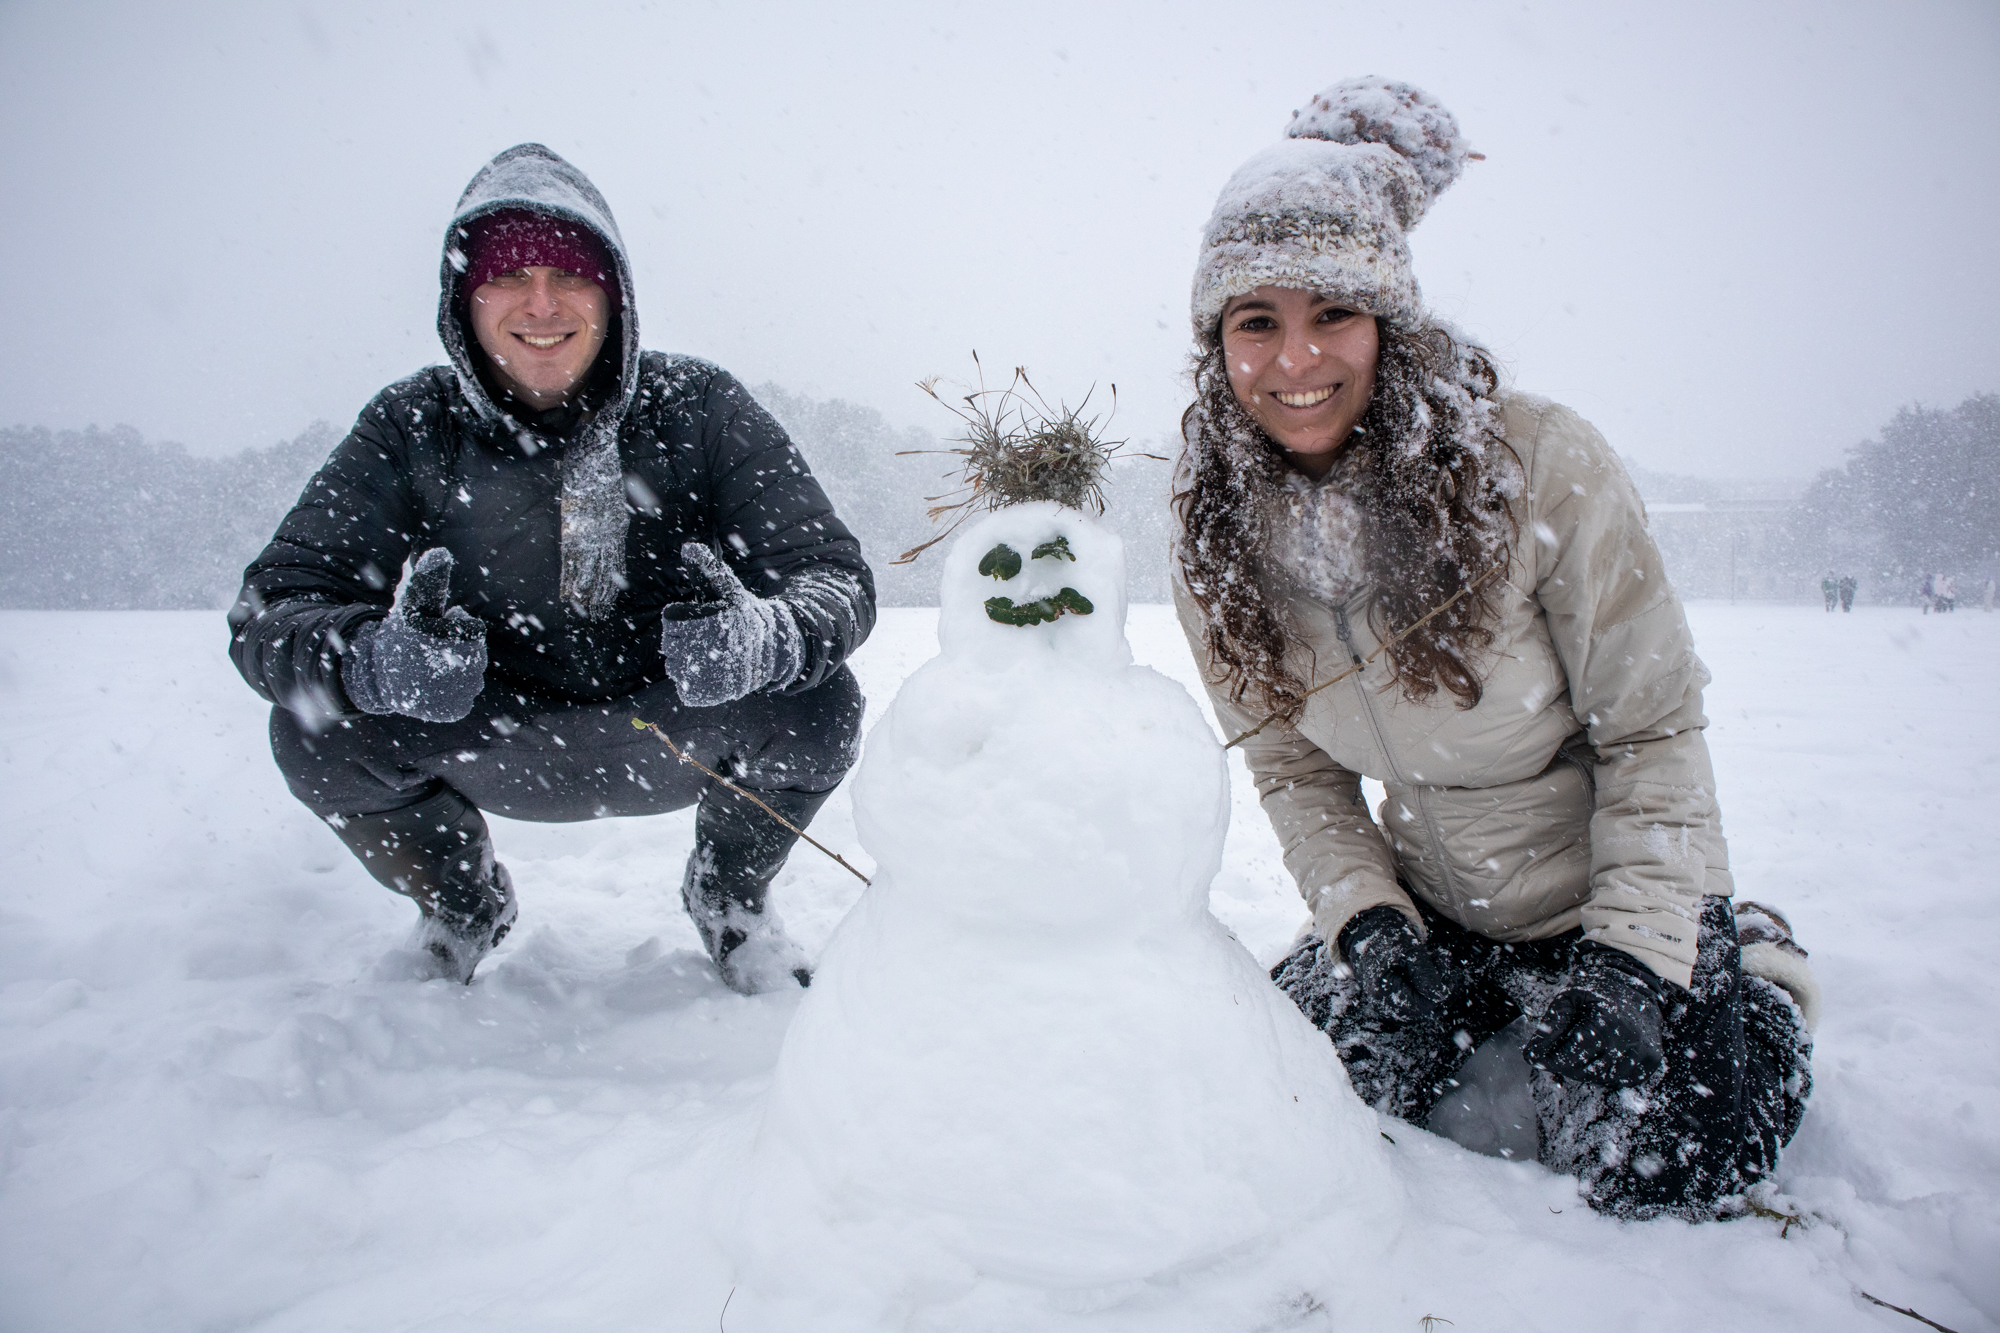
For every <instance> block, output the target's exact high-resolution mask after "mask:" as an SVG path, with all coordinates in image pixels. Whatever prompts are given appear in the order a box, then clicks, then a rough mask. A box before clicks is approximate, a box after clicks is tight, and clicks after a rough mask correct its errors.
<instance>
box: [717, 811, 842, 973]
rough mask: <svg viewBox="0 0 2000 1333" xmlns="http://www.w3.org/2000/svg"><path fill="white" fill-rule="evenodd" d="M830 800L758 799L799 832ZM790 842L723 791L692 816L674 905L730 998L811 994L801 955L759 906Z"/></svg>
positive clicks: (781, 829)
mask: <svg viewBox="0 0 2000 1333" xmlns="http://www.w3.org/2000/svg"><path fill="white" fill-rule="evenodd" d="M831 794H832V793H830V792H798V791H774V792H759V793H758V796H759V798H760V799H762V800H763V801H765V802H766V803H768V804H769V805H770V806H771V807H772V808H773V809H775V810H776V811H777V812H778V813H779V814H781V815H783V816H784V817H785V818H786V819H788V820H790V821H791V822H792V823H793V824H795V825H797V826H798V827H800V828H804V827H805V826H806V824H807V823H808V822H809V821H810V820H811V819H812V817H813V814H814V813H815V812H816V811H818V809H819V807H820V806H822V805H824V804H825V803H826V798H827V797H828V796H829V795H831ZM797 840H798V839H797V837H796V836H795V835H794V834H792V833H791V832H790V831H788V830H787V829H786V828H785V827H784V826H783V825H782V824H780V823H778V822H777V821H776V820H774V819H772V818H771V816H770V815H768V814H766V813H765V812H764V811H762V810H760V809H758V808H757V807H756V806H755V805H754V804H752V803H751V802H749V801H747V800H745V799H743V798H742V797H740V796H737V795H736V794H734V793H733V792H731V791H729V790H728V789H726V788H723V787H719V786H711V787H710V788H709V789H708V791H706V792H705V793H703V795H702V799H701V807H700V809H699V810H698V811H697V812H696V815H695V836H694V851H693V852H691V853H690V854H689V856H688V863H687V872H686V874H685V875H684V876H683V877H682V880H681V901H682V902H683V903H685V904H686V905H687V911H688V916H689V917H691V918H692V919H693V920H694V925H695V929H696V930H697V931H698V932H699V933H700V935H701V943H702V947H703V948H705V949H706V950H708V956H709V957H710V958H711V959H713V960H714V961H715V968H716V971H717V972H719V973H721V975H722V980H723V983H724V984H725V985H727V986H728V987H729V988H730V989H731V990H734V991H738V992H740V993H742V994H744V995H755V994H757V993H758V992H759V991H767V990H775V989H778V988H780V987H783V986H787V985H799V986H810V985H811V984H812V966H811V963H810V962H809V961H808V960H807V958H806V955H805V951H804V950H803V949H801V948H800V947H799V946H798V945H797V944H796V943H794V942H793V940H792V939H791V937H790V936H789V935H787V934H786V933H785V928H784V924H783V923H782V922H781V921H780V920H779V919H778V917H777V914H776V913H774V912H772V911H770V910H769V909H768V908H767V906H766V904H765V897H766V895H767V894H768V893H769V891H770V887H771V881H772V880H773V879H775V878H777V874H778V871H779V869H780V868H781V867H783V865H784V864H785V857H786V856H787V854H789V853H790V851H791V849H792V844H793V843H795V842H796V841H797Z"/></svg>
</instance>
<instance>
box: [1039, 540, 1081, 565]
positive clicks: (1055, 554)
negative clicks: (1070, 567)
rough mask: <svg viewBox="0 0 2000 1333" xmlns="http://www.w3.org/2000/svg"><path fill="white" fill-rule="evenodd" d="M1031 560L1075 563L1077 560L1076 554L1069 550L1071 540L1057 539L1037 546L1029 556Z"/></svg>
mask: <svg viewBox="0 0 2000 1333" xmlns="http://www.w3.org/2000/svg"><path fill="white" fill-rule="evenodd" d="M1029 559H1031V560H1070V561H1074V560H1075V559H1076V554H1075V553H1074V552H1073V551H1071V550H1070V549H1069V538H1067V537H1056V538H1053V539H1052V540H1049V541H1045V542H1043V543H1042V544H1041V545H1040V546H1037V547H1036V548H1035V549H1034V550H1033V551H1032V552H1031V553H1030V554H1029Z"/></svg>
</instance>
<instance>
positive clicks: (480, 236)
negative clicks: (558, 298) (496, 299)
mask: <svg viewBox="0 0 2000 1333" xmlns="http://www.w3.org/2000/svg"><path fill="white" fill-rule="evenodd" d="M467 231H468V232H469V233H470V235H469V236H468V238H467V240H466V244H465V255H466V265H465V282H464V284H463V285H462V286H461V287H460V288H459V291H460V293H461V294H462V295H463V296H464V297H465V298H467V299H469V298H470V297H471V295H472V293H474V292H476V291H478V290H479V289H480V288H481V287H484V286H485V285H486V284H487V283H489V282H491V281H492V280H493V279H494V278H496V277H498V276H499V275H500V274H502V273H512V272H513V271H514V270H515V269H517V268H535V267H547V268H560V269H567V270H569V271H570V272H571V273H580V274H582V275H583V276H584V277H586V278H589V279H590V280H591V281H592V282H594V283H596V284H597V285H598V286H599V287H600V288H602V289H603V291H604V294H605V295H606V296H609V297H610V298H611V301H612V305H613V308H614V309H615V308H616V307H617V306H618V304H619V290H620V289H619V283H618V266H617V265H616V264H614V263H613V262H612V259H611V252H610V251H609V250H607V249H605V247H604V242H603V241H602V240H600V239H599V238H598V235H597V233H596V232H594V231H592V230H591V229H590V228H589V227H586V226H584V225H583V224H582V223H580V222H570V221H567V220H565V219H563V218H558V217H551V216H550V215H549V214H547V213H536V212H532V211H530V210H528V209H525V208H509V209H505V210H502V211H501V212H498V213H488V214H487V215H486V216H485V217H482V218H475V219H474V220H473V222H472V224H471V225H470V226H469V227H468V228H467Z"/></svg>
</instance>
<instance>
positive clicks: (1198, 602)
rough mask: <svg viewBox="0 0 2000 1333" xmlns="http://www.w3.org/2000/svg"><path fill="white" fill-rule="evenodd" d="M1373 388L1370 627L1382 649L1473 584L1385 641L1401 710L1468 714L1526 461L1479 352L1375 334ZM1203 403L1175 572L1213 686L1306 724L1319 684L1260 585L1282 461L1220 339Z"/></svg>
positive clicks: (1365, 508)
mask: <svg viewBox="0 0 2000 1333" xmlns="http://www.w3.org/2000/svg"><path fill="white" fill-rule="evenodd" d="M1378 333H1379V337H1380V343H1381V352H1380V357H1379V360H1378V361H1377V363H1376V368H1375V390H1374V393H1373V395H1372V396H1371V397H1370V399H1369V401H1368V408H1367V410H1366V412H1364V413H1363V415H1362V418H1361V433H1360V435H1359V436H1358V437H1357V438H1356V440H1355V442H1354V443H1353V444H1351V445H1349V446H1348V447H1349V448H1350V449H1360V450H1364V451H1365V452H1364V453H1363V454H1362V455H1361V456H1360V459H1359V460H1358V461H1359V462H1360V463H1361V464H1362V466H1361V468H1360V476H1361V484H1360V486H1359V487H1358V488H1357V491H1358V495H1357V499H1358V500H1359V501H1360V504H1361V511H1362V515H1363V529H1362V535H1363V542H1364V545H1365V552H1366V554H1365V557H1364V559H1365V570H1366V574H1367V578H1368V582H1369V583H1370V585H1372V587H1373V588H1374V590H1375V591H1374V596H1373V598H1372V599H1371V601H1370V602H1369V607H1368V616H1369V624H1370V626H1371V627H1372V628H1373V629H1374V631H1375V633H1376V635H1377V637H1379V638H1381V639H1383V640H1384V641H1385V642H1386V641H1389V640H1391V639H1392V637H1393V636H1394V635H1396V634H1398V633H1400V632H1401V631H1402V630H1404V629H1406V628H1408V627H1409V626H1411V625H1413V624H1415V623H1416V622H1417V621H1418V620H1420V619H1422V618H1423V617H1424V616H1425V615H1427V614H1429V613H1431V612H1433V611H1435V610H1437V608H1438V607H1439V606H1441V605H1442V604H1443V603H1445V602H1447V601H1450V600H1451V598H1452V597H1453V596H1454V595H1456V594H1458V593H1460V592H1461V591H1463V590H1465V589H1466V588H1467V586H1468V585H1469V584H1475V585H1476V586H1472V587H1471V590H1470V591H1466V592H1465V595H1464V596H1461V597H1459V598H1458V600H1457V601H1456V602H1453V603H1452V604H1451V605H1450V606H1449V607H1447V608H1445V609H1444V610H1443V611H1441V612H1439V613H1438V614H1437V615H1436V616H1435V617H1433V618H1432V619H1431V620H1430V621H1429V622H1428V623H1427V624H1426V625H1425V626H1424V628H1423V630H1422V631H1420V632H1418V633H1415V634H1411V635H1409V636H1408V637H1407V638H1403V639H1401V640H1399V641H1395V642H1392V643H1390V646H1389V648H1388V650H1387V658H1388V662H1389V666H1390V671H1391V673H1392V676H1393V679H1394V680H1395V681H1396V683H1397V684H1398V685H1400V686H1401V688H1402V691H1403V694H1404V697H1406V698H1408V699H1410V700H1412V701H1416V702H1421V701H1423V700H1426V699H1428V698H1430V697H1431V696H1432V695H1433V694H1435V693H1436V692H1437V688H1438V686H1440V685H1442V686H1444V688H1445V689H1447V690H1449V691H1450V692H1451V693H1452V694H1453V695H1455V696H1457V698H1458V700H1459V704H1460V706H1461V707H1464V708H1471V707H1472V706H1474V705H1475V704H1477V703H1478V702H1479V699H1480V695H1481V693H1482V689H1483V686H1482V684H1481V681H1480V672H1479V670H1478V667H1477V657H1478V654H1479V653H1480V651H1481V650H1483V649H1485V648H1486V647H1488V646H1489V645H1491V643H1492V642H1493V631H1492V628H1491V626H1492V623H1493V621H1494V619H1495V617H1496V616H1497V614H1498V601H1497V596H1496V592H1495V589H1496V586H1497V585H1496V583H1495V582H1494V581H1493V580H1490V579H1485V578H1484V577H1483V576H1484V575H1485V574H1486V573H1487V572H1488V571H1489V570H1492V569H1494V568H1496V567H1497V566H1499V565H1500V564H1501V563H1502V562H1503V561H1505V560H1506V559H1507V558H1508V556H1509V554H1510V553H1511V551H1512V549H1513V543H1514V539H1515V536H1516V530H1515V529H1516V521H1515V519H1514V515H1513V511H1512V510H1511V509H1510V508H1509V507H1508V504H1507V500H1508V498H1509V496H1511V495H1513V494H1516V493H1518V489H1519V477H1520V475H1521V470H1520V460H1519V459H1518V458H1517V457H1516V456H1515V454H1514V451H1513V450H1512V448H1510V447H1509V446H1508V445H1507V443H1506V441H1505V440H1504V439H1503V438H1502V437H1501V431H1500V421H1499V411H1498V406H1497V402H1496V399H1497V396H1498V393H1499V388H1500V375H1499V371H1498V369H1497V368H1496V367H1495V366H1494V364H1493V358H1492V356H1491V354H1489V353H1488V352H1487V351H1486V350H1485V349H1484V348H1482V347H1480V346H1479V345H1478V344H1476V343H1473V342H1472V341H1470V340H1469V339H1467V338H1465V337H1463V336H1462V335H1459V334H1457V333H1455V332H1454V331H1453V330H1451V329H1449V328H1448V327H1446V326H1444V325H1443V324H1441V323H1438V322H1436V321H1430V320H1427V321H1425V322H1424V323H1423V324H1421V325H1419V326H1417V327H1415V328H1400V327H1397V326H1395V325H1391V324H1388V323H1386V322H1385V323H1383V324H1381V326H1380V328H1379V329H1378ZM1194 387H1195V401H1194V403H1193V404H1192V405H1191V406H1190V407H1189V408H1188V410H1187V414H1186V415H1185V416H1184V417H1183V418H1182V422H1181V430H1182V435H1183V437H1184V438H1185V441H1186V445H1185V449H1184V451H1183V454H1182V460H1181V466H1180V469H1179V471H1178V473H1177V476H1176V483H1175V489H1174V497H1173V503H1174V510H1175V513H1176V515H1177V516H1178V518H1179V520H1180V532H1179V533H1178V534H1177V538H1176V541H1175V544H1174V554H1175V559H1176V561H1177V564H1178V566H1179V573H1180V576H1181V579H1182V582H1183V584H1184V586H1185V587H1186V589H1187V591H1188V594H1189V596H1190V597H1191V598H1193V600H1194V604H1195V606H1196V608H1197V609H1198V610H1199V612H1200V614H1201V621H1202V632H1203V636H1204V639H1205V640H1206V644H1207V647H1208V651H1209V653H1210V655H1211V656H1212V657H1213V658H1214V660H1215V661H1216V662H1217V663H1219V664H1221V666H1222V668H1223V674H1222V677H1221V679H1220V681H1219V682H1218V683H1220V684H1223V685H1225V686H1227V687H1228V688H1229V690H1230V697H1232V698H1233V699H1236V700H1239V701H1241V700H1242V699H1244V698H1245V696H1246V695H1254V696H1255V697H1256V698H1257V699H1258V700H1259V701H1261V703H1262V704H1263V706H1264V707H1265V708H1266V709H1267V710H1268V711H1270V712H1271V713H1273V714H1275V715H1277V716H1278V717H1280V718H1284V719H1286V720H1292V719H1296V718H1297V716H1298V714H1299V713H1300V711H1301V710H1302V709H1303V707H1304V704H1305V696H1306V693H1307V691H1308V690H1309V689H1310V686H1309V685H1308V684H1307V683H1306V682H1305V681H1303V680H1300V679H1299V678H1298V676H1296V675H1295V674H1293V672H1292V671H1291V670H1290V669H1289V668H1287V666H1286V665H1285V661H1284V654H1285V640H1286V625H1285V623H1284V617H1283V615H1282V613H1281V612H1280V610H1279V609H1278V608H1277V607H1275V606H1274V605H1272V603H1271V602H1270V601H1269V600H1268V599H1267V594H1266V589H1265V580H1264V578H1263V577H1262V566H1263V561H1262V558H1261V556H1262V552H1263V551H1264V550H1265V549H1266V540H1267V537H1268V534H1267V533H1266V532H1265V531H1264V528H1265V526H1266V523H1267V514H1268V512H1269V508H1270V507H1269V505H1268V504H1267V503H1266V501H1267V499H1268V497H1270V496H1271V495H1272V494H1273V493H1274V492H1275V490H1276V488H1277V487H1279V486H1280V485H1281V484H1282V483H1283V479H1284V476H1285V471H1286V468H1287V466H1288V465H1287V463H1286V462H1285V459H1284V451H1283V450H1282V449H1280V448H1279V446H1278V445H1277V444H1276V443H1274V442H1273V441H1272V440H1271V438H1270V436H1268V435H1266V434H1265V433H1264V430H1263V428H1262V427H1260V426H1258V424H1257V422H1256V420H1255V419H1254V418H1252V417H1251V415H1250V414H1249V412H1248V411H1246V410H1245V409H1244V407H1243V405H1242V404H1241V403H1240V402H1238V401H1237V398H1236V394H1235V391H1234V390H1233V389H1231V388H1230V385H1229V372H1228V368H1227V366H1226V365H1225V363H1224V361H1223V356H1222V340H1221V336H1220V333H1219V331H1218V332H1211V333H1210V335H1209V336H1208V337H1206V338H1204V339H1203V340H1202V345H1201V346H1200V347H1199V348H1198V349H1197V351H1196V353H1195V358H1194Z"/></svg>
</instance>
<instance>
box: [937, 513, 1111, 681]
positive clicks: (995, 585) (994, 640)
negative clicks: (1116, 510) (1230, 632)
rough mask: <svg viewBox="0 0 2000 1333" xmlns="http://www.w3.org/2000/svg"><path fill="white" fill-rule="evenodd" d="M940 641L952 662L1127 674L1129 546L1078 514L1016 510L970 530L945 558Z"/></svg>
mask: <svg viewBox="0 0 2000 1333" xmlns="http://www.w3.org/2000/svg"><path fill="white" fill-rule="evenodd" d="M940 597H941V600H942V602H943V606H942V609H941V611H940V614H939V617H938V641H939V644H940V646H941V647H942V648H943V650H944V653H945V655H946V656H947V657H951V658H954V659H959V660H962V661H964V662H965V663H966V664H967V665H985V666H988V667H991V668H994V669H1004V668H1006V667H1009V666H1013V665H1015V664H1017V663H1020V662H1023V661H1034V662H1045V663H1048V664H1051V665H1065V666H1096V667H1121V666H1126V665H1129V664H1130V663H1131V661H1132V650H1131V648H1130V646H1129V645H1127V643H1126V642H1125V545H1124V543H1123V542H1121V541H1119V539H1118V536H1117V534H1115V533H1113V532H1112V531H1110V530H1109V529H1108V528H1106V527H1105V526H1104V525H1103V524H1101V523H1099V522H1098V521H1097V520H1095V519H1091V518H1087V517H1085V516H1084V515H1083V514H1082V513H1081V512H1079V511H1077V510H1075V509H1067V508H1064V507H1063V506H1061V505H1058V504H1053V503H1049V502H1046V501H1044V502H1041V503H1037V504H1021V505H1010V506H1008V507H1007V508H1005V509H1000V510H996V511H995V512H993V513H991V514H989V515H987V516H986V517H985V518H983V519H981V520H979V521H978V522H977V523H974V524H972V525H970V526H969V527H967V528H966V530H965V531H964V532H962V533H960V534H959V535H958V537H957V539H956V540H955V541H954V542H953V543H952V546H951V552H950V554H948V555H947V556H946V557H945V566H944V579H943V584H942V587H941V589H940Z"/></svg>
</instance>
